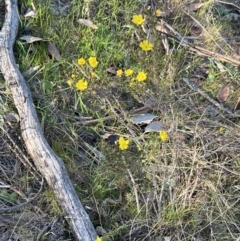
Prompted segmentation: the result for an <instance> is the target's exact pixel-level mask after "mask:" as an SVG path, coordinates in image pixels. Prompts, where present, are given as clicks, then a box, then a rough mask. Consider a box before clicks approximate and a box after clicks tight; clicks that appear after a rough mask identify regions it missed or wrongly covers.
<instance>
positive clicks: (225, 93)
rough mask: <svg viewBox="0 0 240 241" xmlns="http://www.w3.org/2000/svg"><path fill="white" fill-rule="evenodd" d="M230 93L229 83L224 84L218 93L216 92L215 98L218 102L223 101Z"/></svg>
mask: <svg viewBox="0 0 240 241" xmlns="http://www.w3.org/2000/svg"><path fill="white" fill-rule="evenodd" d="M229 94H230V87H229V84H227V85H225V86H224V87H222V88H221V89H220V90H219V92H218V94H217V99H218V101H219V102H220V103H222V102H225V101H226V100H227V98H228V96H229Z"/></svg>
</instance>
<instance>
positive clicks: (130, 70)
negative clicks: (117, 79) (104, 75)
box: [124, 69, 133, 76]
mask: <svg viewBox="0 0 240 241" xmlns="http://www.w3.org/2000/svg"><path fill="white" fill-rule="evenodd" d="M124 74H125V75H126V76H131V75H132V74H133V70H132V69H126V70H125V71H124Z"/></svg>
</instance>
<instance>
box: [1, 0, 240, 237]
mask: <svg viewBox="0 0 240 241" xmlns="http://www.w3.org/2000/svg"><path fill="white" fill-rule="evenodd" d="M21 2H22V3H24V4H25V6H27V7H31V3H32V2H31V1H21ZM81 2H82V1H81ZM83 2H84V3H80V1H77V0H75V1H72V6H71V8H69V10H68V12H67V15H66V16H62V15H58V16H55V15H53V13H52V10H51V7H50V3H51V1H50V0H44V1H35V3H34V4H35V6H36V8H37V12H38V15H37V17H35V18H28V19H22V20H21V26H20V31H19V36H20V35H24V33H25V32H26V31H27V32H28V33H29V34H30V35H33V36H36V37H41V38H43V40H44V41H40V42H35V43H32V44H28V43H24V42H22V41H21V40H19V39H17V41H16V44H15V55H16V59H17V63H18V64H19V68H20V70H21V71H22V72H24V71H26V70H28V69H29V68H31V67H34V66H40V70H39V71H38V72H37V73H36V74H34V75H32V76H29V77H26V81H27V82H28V84H29V86H30V89H31V91H32V94H33V100H34V104H35V107H36V109H37V113H38V116H39V119H40V123H41V125H42V128H43V131H44V134H45V136H46V138H47V140H48V142H49V143H50V145H51V147H52V148H53V150H54V151H55V152H56V154H57V155H58V156H60V157H61V158H62V159H63V161H64V163H65V165H66V167H67V169H68V172H69V175H70V177H71V179H72V181H73V184H74V186H75V188H76V191H77V193H78V195H79V197H80V199H81V201H82V203H83V204H84V205H85V206H88V207H90V210H91V211H89V210H87V211H89V215H90V218H91V220H92V222H93V224H94V226H95V227H97V226H102V227H103V228H104V229H105V230H106V234H105V235H104V236H103V240H165V239H164V238H166V237H175V239H176V240H193V239H194V238H199V239H202V240H209V241H210V240H211V241H212V240H233V239H236V238H237V237H238V235H239V231H238V228H237V227H238V226H239V217H238V216H239V215H238V213H239V211H240V210H239V200H238V199H239V198H238V196H239V195H238V189H239V188H238V186H239V185H238V183H239V181H240V179H239V171H240V170H239V157H238V156H239V135H238V132H239V121H238V119H235V120H231V119H229V118H227V117H226V116H222V115H219V116H217V117H215V118H214V119H213V118H212V117H209V116H205V114H204V113H205V110H206V108H207V106H208V105H209V104H210V103H209V102H208V101H207V100H206V99H205V98H204V97H202V96H200V95H198V94H196V93H195V92H194V91H192V90H190V89H189V88H188V87H187V86H186V85H185V83H184V82H183V81H182V78H183V77H185V78H189V79H190V80H191V81H193V82H194V84H197V85H198V86H199V87H200V88H201V89H203V90H204V91H205V92H206V93H208V94H209V96H210V97H212V98H214V99H216V95H217V93H218V91H219V89H220V88H221V87H222V86H224V85H225V84H227V83H230V84H231V93H230V96H229V99H228V100H227V103H224V106H226V107H227V108H231V107H232V106H233V105H234V103H235V101H236V100H237V99H238V96H239V70H238V68H237V67H234V66H232V65H231V64H228V63H222V64H223V66H224V69H225V71H224V72H221V71H220V70H219V65H217V64H216V63H217V61H218V60H214V59H211V58H206V57H201V56H199V55H198V54H196V53H193V52H190V51H189V50H188V49H187V48H184V47H182V46H180V45H179V43H178V42H177V41H175V40H174V39H173V38H168V43H169V46H170V49H171V51H170V53H169V54H166V53H165V49H164V46H163V44H162V37H161V34H160V33H159V32H157V30H156V29H155V26H156V24H157V21H159V20H160V18H158V17H157V16H156V15H155V9H149V8H148V7H147V6H146V5H144V4H141V1H137V0H125V1H118V0H112V1H107V0H102V1H83ZM142 2H144V1H142ZM156 2H158V1H156ZM173 2H174V1H170V7H171V6H172V5H171V4H173ZM175 2H177V1H175ZM189 2H190V1H187V0H184V1H181V4H179V6H178V7H177V8H176V9H175V10H173V13H171V14H170V15H168V16H166V17H163V18H162V19H164V20H165V21H166V22H167V23H168V24H170V25H171V26H172V27H173V28H174V29H176V30H177V31H178V32H179V33H181V34H182V35H183V36H185V35H186V36H189V35H191V31H192V30H191V27H192V24H193V23H194V20H195V23H196V22H197V23H198V24H199V23H200V25H201V26H202V28H203V30H202V35H201V36H200V37H201V38H202V39H201V40H199V39H197V40H195V42H194V43H195V44H196V45H199V46H202V47H205V48H206V49H209V50H212V51H213V50H214V51H217V52H220V53H222V54H231V52H230V49H229V46H226V45H224V43H225V42H224V41H225V40H224V38H223V37H222V36H224V35H225V34H226V35H227V36H228V37H234V31H232V32H231V31H228V29H229V25H231V24H233V25H234V24H235V23H234V22H228V21H226V20H225V21H222V20H221V17H220V15H221V14H222V12H224V10H226V9H225V8H226V7H227V6H226V5H223V4H222V5H221V9H220V7H219V6H217V5H215V4H214V3H213V1H206V5H205V6H203V7H202V8H201V9H199V10H197V11H195V12H192V13H189V14H185V13H184V11H185V10H184V6H185V7H186V6H188V5H189ZM157 8H160V9H161V10H162V11H164V10H166V9H167V8H166V6H164V5H163V4H162V3H160V1H159V3H158V6H157ZM219 9H220V10H219ZM219 11H220V12H221V14H220V12H219ZM140 13H141V14H143V15H144V17H145V19H146V22H147V28H149V30H150V36H151V41H152V43H153V45H154V47H153V50H152V51H149V52H144V51H142V50H141V49H140V47H139V42H140V41H142V40H145V39H147V35H146V34H145V33H144V31H143V29H142V27H141V26H136V25H134V24H133V23H132V22H131V19H132V16H133V15H134V14H140ZM89 16H90V17H91V20H92V22H93V23H94V24H96V25H97V26H98V29H97V30H94V29H92V28H90V27H87V26H84V25H81V24H79V23H78V22H77V19H79V18H84V19H87V18H88V17H89ZM49 42H52V43H54V44H55V45H56V47H57V48H58V50H59V51H60V53H61V60H60V61H57V60H55V59H54V58H52V57H51V56H49V55H48V52H47V45H48V43H49ZM91 56H95V57H96V58H97V60H98V62H99V64H98V66H97V67H96V68H94V69H92V68H91V67H90V66H89V64H88V63H86V64H85V65H84V66H78V64H77V60H78V58H84V59H85V60H86V62H87V60H88V58H89V57H91ZM218 62H219V61H218ZM110 67H112V68H113V69H114V70H118V69H123V70H125V69H128V68H131V69H133V70H134V74H133V76H130V77H126V76H124V75H123V76H122V77H117V76H115V74H112V73H109V72H108V71H107V70H108V69H109V68H110ZM139 71H144V72H146V73H147V76H148V77H147V80H146V81H144V82H138V81H137V80H136V79H135V80H134V82H131V81H132V79H133V78H136V75H137V73H138V72H139ZM92 72H94V73H95V74H96V75H97V77H92V76H91V73H92ZM72 74H75V75H76V79H74V81H77V80H79V79H82V78H84V79H85V80H86V81H87V82H88V88H87V89H86V90H84V91H78V90H76V88H75V86H74V85H73V86H69V85H68V84H67V81H68V80H69V79H71V75H72ZM130 83H132V84H130ZM8 101H9V100H8ZM150 102H151V103H152V105H153V108H152V110H150V111H149V113H151V114H154V115H156V116H157V118H156V120H160V121H161V122H162V123H163V125H164V130H165V131H167V132H168V134H169V140H168V141H167V142H163V141H161V140H160V138H159V133H144V127H145V126H144V125H135V124H133V123H132V121H131V115H130V114H129V113H131V112H132V111H134V110H135V109H137V108H139V107H142V106H144V105H147V104H148V103H150ZM10 103H11V102H10V101H9V103H8V106H11V104H10ZM6 105H7V104H6ZM8 108H9V107H8ZM214 108H216V109H217V107H214ZM117 115H121V116H120V117H116V118H111V119H110V120H107V121H106V120H105V119H104V118H105V117H107V116H117ZM87 117H88V118H90V119H91V120H93V119H98V121H96V122H94V123H93V124H91V125H90V124H89V125H84V124H83V123H82V122H81V121H79V119H83V118H87ZM222 126H224V128H225V130H224V132H223V133H222V132H220V131H219V130H220V128H221V127H222ZM106 134H115V135H118V136H123V137H124V138H126V139H128V140H130V145H129V148H128V149H127V150H124V151H123V150H120V149H119V146H118V144H117V142H114V141H113V142H112V143H110V142H109V141H108V140H107V139H106V138H104V136H105V135H106ZM84 142H85V143H87V144H88V145H86V144H84ZM89 146H91V148H89ZM96 150H97V151H98V152H96ZM99 152H101V153H102V155H104V156H105V159H104V158H101V157H100V155H99ZM22 175H23V176H24V175H26V176H27V175H28V174H24V173H22ZM29 183H31V180H29ZM29 185H30V184H29ZM24 190H27V187H25V188H24ZM0 193H2V192H0ZM4 195H5V194H4ZM7 195H8V196H7V197H9V198H10V197H11V195H12V194H11V193H7ZM5 196H6V195H5ZM36 205H38V206H39V208H40V209H44V210H45V211H46V212H47V213H49V214H51V215H53V216H61V215H62V213H61V210H60V209H59V207H58V204H57V202H56V200H55V197H54V195H53V194H52V192H51V191H50V190H48V188H47V187H46V189H45V190H44V192H43V193H42V195H41V197H40V199H39V200H38V202H37V204H36ZM20 227H21V226H20ZM20 227H19V228H20ZM136 230H138V231H136ZM136 237H138V238H136ZM134 238H136V239H134ZM46 240H48V239H46ZM49 240H50V239H49Z"/></svg>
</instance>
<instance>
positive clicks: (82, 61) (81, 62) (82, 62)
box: [78, 58, 86, 66]
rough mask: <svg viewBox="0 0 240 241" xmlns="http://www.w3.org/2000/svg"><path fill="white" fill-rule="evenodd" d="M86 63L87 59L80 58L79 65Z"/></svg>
mask: <svg viewBox="0 0 240 241" xmlns="http://www.w3.org/2000/svg"><path fill="white" fill-rule="evenodd" d="M85 63H86V61H85V59H84V58H80V59H78V65H80V66H81V65H84V64H85Z"/></svg>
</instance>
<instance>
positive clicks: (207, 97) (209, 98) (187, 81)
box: [183, 78, 240, 118]
mask: <svg viewBox="0 0 240 241" xmlns="http://www.w3.org/2000/svg"><path fill="white" fill-rule="evenodd" d="M183 81H184V82H185V83H186V84H187V85H188V87H189V88H190V89H192V90H194V91H196V92H198V93H199V94H200V95H202V96H203V97H205V98H206V99H207V100H209V101H210V102H211V103H212V104H213V105H215V106H216V107H217V108H219V109H220V110H222V111H223V112H225V113H227V114H228V115H229V116H230V117H232V118H239V117H240V115H237V114H235V113H233V112H232V111H230V110H228V109H227V108H225V107H223V106H222V104H220V103H218V102H217V101H216V100H214V99H212V98H211V97H210V96H209V95H208V94H206V93H205V92H204V91H202V90H201V89H200V88H198V87H196V86H193V85H192V84H191V83H190V82H189V79H187V78H183Z"/></svg>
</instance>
